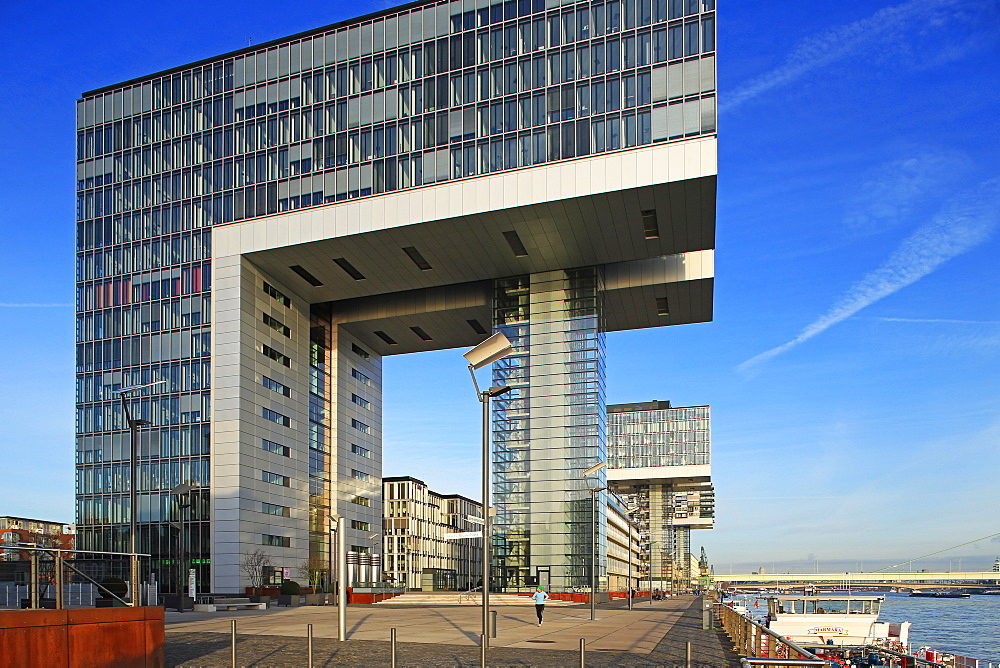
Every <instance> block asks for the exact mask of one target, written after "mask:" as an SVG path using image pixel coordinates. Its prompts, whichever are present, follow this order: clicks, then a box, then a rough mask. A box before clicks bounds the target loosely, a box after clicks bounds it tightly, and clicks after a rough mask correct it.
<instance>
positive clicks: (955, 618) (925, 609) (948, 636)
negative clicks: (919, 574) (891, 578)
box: [879, 594, 1000, 663]
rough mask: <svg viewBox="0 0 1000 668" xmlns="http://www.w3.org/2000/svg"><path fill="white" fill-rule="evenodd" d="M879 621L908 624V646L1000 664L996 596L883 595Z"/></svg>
mask: <svg viewBox="0 0 1000 668" xmlns="http://www.w3.org/2000/svg"><path fill="white" fill-rule="evenodd" d="M879 621H882V622H911V623H912V624H913V626H911V627H910V646H911V647H912V648H913V649H914V650H916V649H918V648H919V647H922V646H924V645H927V646H929V647H930V648H931V649H936V650H938V651H944V652H952V653H954V654H961V655H962V656H967V657H970V658H973V659H980V660H983V661H993V662H997V663H1000V596H978V595H975V594H974V595H973V596H972V597H971V598H938V599H932V598H910V597H909V596H907V595H906V594H886V595H885V603H884V604H883V605H882V612H881V614H880V615H879Z"/></svg>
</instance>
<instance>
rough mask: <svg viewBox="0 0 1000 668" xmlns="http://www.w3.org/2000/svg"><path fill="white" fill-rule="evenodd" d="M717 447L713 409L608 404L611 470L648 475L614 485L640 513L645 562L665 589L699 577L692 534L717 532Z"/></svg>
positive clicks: (638, 518)
mask: <svg viewBox="0 0 1000 668" xmlns="http://www.w3.org/2000/svg"><path fill="white" fill-rule="evenodd" d="M711 445H712V443H711V409H710V407H708V406H690V407H677V408H673V407H671V406H670V402H666V401H664V402H660V401H653V402H646V403H636V404H617V405H611V406H608V467H609V468H610V469H616V470H622V471H627V470H628V469H642V471H641V473H636V474H635V475H636V477H637V478H641V479H639V480H635V479H628V480H623V481H615V482H613V483H612V487H613V488H614V489H615V490H616V491H618V492H619V493H621V495H622V496H623V497H624V498H625V499H626V501H627V503H628V505H629V506H630V507H633V508H636V509H637V510H636V511H635V513H634V515H633V517H634V518H635V519H636V522H637V523H638V525H639V529H640V532H641V533H642V535H643V538H644V540H643V543H644V545H643V559H644V560H645V562H646V566H648V572H649V575H650V576H651V577H652V578H654V579H659V580H660V581H661V582H662V583H664V584H663V586H664V587H669V586H670V584H669V583H670V582H674V581H678V582H680V581H686V580H687V579H688V578H690V577H691V576H692V573H691V559H690V558H689V556H688V555H689V554H690V552H691V529H692V528H711V526H712V520H713V518H714V516H715V496H714V489H713V487H712V485H711V482H710V481H709V476H708V472H707V467H708V466H709V465H710V464H711ZM679 466H703V467H706V470H705V471H703V472H692V471H691V470H690V469H689V470H688V471H687V474H686V475H685V474H683V473H680V472H678V471H677V469H676V467H679ZM672 468H673V470H671V469H672ZM651 469H653V470H651ZM657 469H658V470H657ZM626 475H627V474H626Z"/></svg>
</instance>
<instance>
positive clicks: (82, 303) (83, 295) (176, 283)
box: [76, 262, 212, 311]
mask: <svg viewBox="0 0 1000 668" xmlns="http://www.w3.org/2000/svg"><path fill="white" fill-rule="evenodd" d="M211 287H212V265H211V263H210V262H203V263H198V264H193V265H190V266H186V267H184V266H182V267H174V268H172V269H162V270H160V271H152V272H146V273H142V274H136V275H134V276H124V277H120V278H105V279H99V280H95V281H88V282H85V283H78V284H77V288H76V307H77V310H78V311H93V310H95V309H101V308H109V307H111V306H124V305H127V304H139V303H143V302H149V301H156V300H159V299H169V298H171V297H181V296H184V295H190V294H195V293H199V292H203V291H208V290H210V289H211Z"/></svg>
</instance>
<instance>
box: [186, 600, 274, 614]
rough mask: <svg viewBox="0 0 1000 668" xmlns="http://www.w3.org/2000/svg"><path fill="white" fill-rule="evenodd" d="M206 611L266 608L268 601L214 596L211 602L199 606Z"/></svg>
mask: <svg viewBox="0 0 1000 668" xmlns="http://www.w3.org/2000/svg"><path fill="white" fill-rule="evenodd" d="M198 607H199V608H202V609H203V610H204V611H206V612H218V611H219V610H266V609H267V603H253V602H252V601H251V600H250V599H248V598H213V599H212V600H211V602H210V603H208V604H202V605H199V606H198Z"/></svg>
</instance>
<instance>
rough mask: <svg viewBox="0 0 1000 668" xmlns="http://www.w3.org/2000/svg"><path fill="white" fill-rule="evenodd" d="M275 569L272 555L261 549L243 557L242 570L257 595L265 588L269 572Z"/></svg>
mask: <svg viewBox="0 0 1000 668" xmlns="http://www.w3.org/2000/svg"><path fill="white" fill-rule="evenodd" d="M273 568H274V562H273V561H272V560H271V555H269V554H268V553H266V552H264V551H263V550H261V549H260V548H258V549H256V550H252V551H250V552H247V553H246V554H244V555H243V560H242V561H240V570H241V571H243V572H244V573H245V574H246V576H247V579H248V580H250V586H251V587H253V590H254V592H257V593H259V590H260V588H261V587H263V586H264V584H265V582H266V580H267V578H268V574H269V571H270V570H271V569H273Z"/></svg>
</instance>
